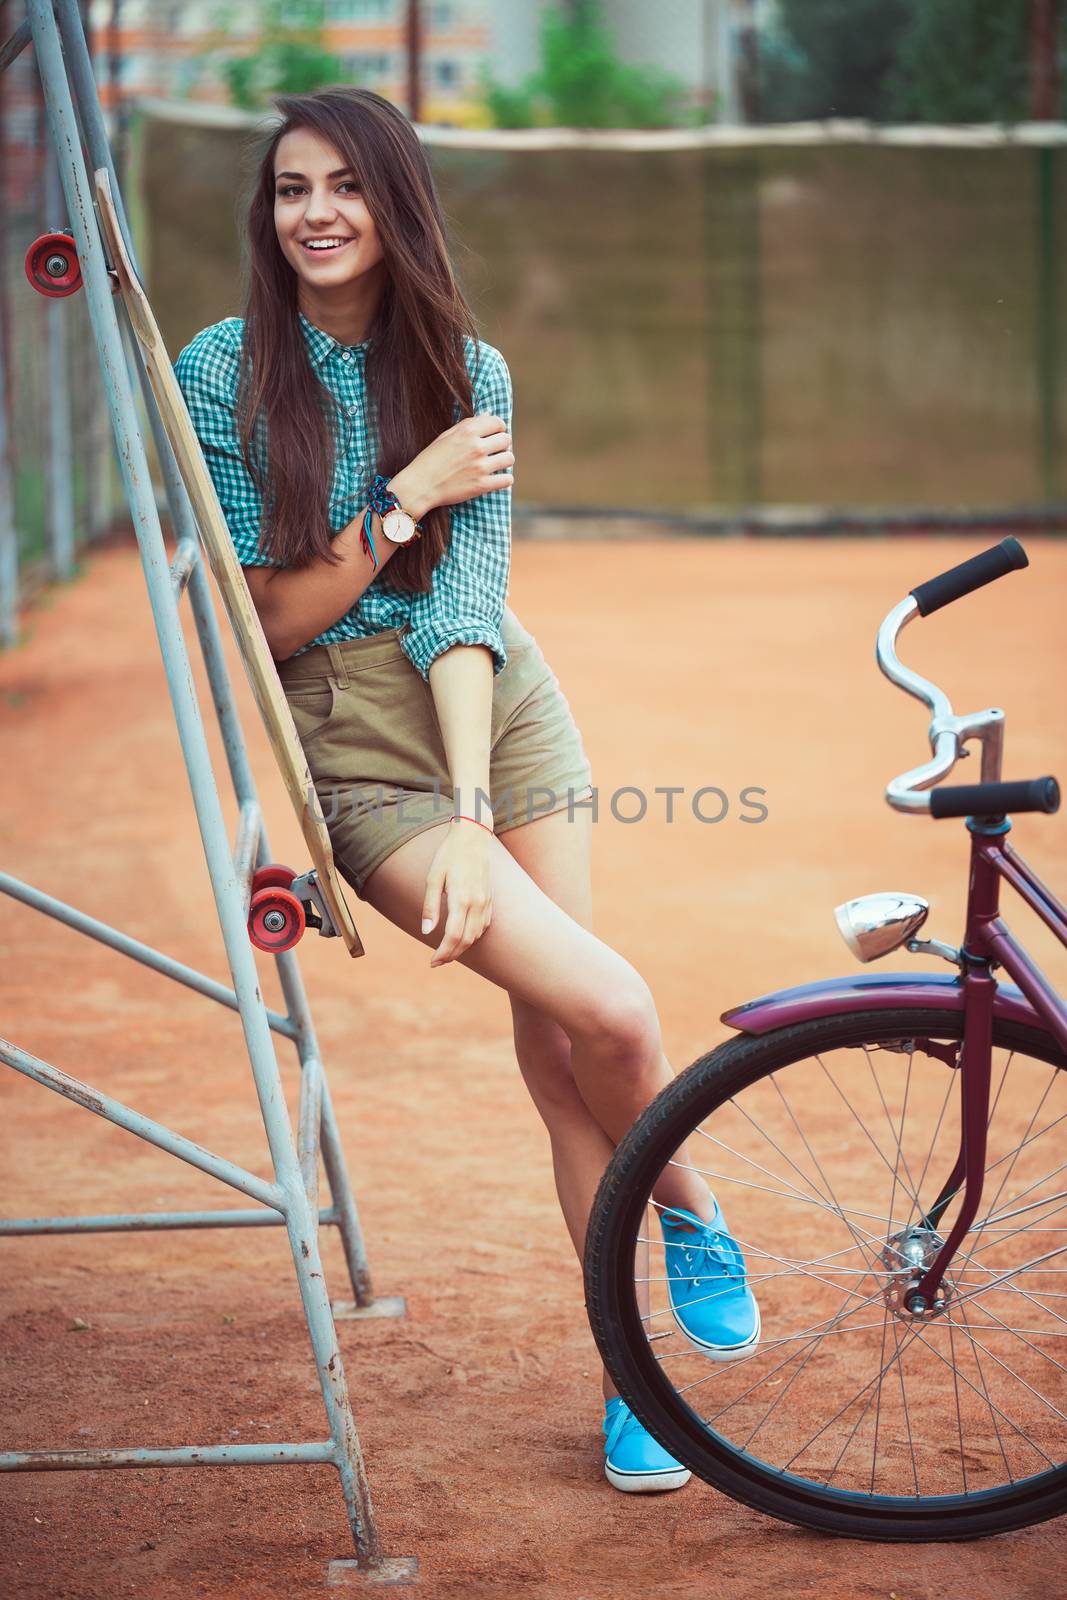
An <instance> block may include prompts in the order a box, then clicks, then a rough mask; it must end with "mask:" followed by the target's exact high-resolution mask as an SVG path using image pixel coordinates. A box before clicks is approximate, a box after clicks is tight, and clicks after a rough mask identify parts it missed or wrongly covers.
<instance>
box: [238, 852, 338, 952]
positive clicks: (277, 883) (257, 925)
mask: <svg viewBox="0 0 1067 1600" xmlns="http://www.w3.org/2000/svg"><path fill="white" fill-rule="evenodd" d="M306 928H317V929H318V931H319V934H320V936H321V937H322V938H323V939H336V938H337V937H338V936H339V934H340V929H339V928H338V927H337V925H336V923H335V922H334V920H333V917H332V916H331V915H330V908H329V906H328V905H327V903H326V899H325V897H324V895H323V893H322V890H321V888H320V887H319V875H318V873H317V872H316V871H315V869H314V868H312V869H311V871H310V872H305V873H302V874H300V875H299V876H298V875H297V873H295V872H294V871H293V869H292V867H283V866H275V865H272V866H269V867H260V868H259V869H258V871H257V872H256V873H255V875H254V876H253V878H252V892H251V896H250V899H249V903H248V937H249V938H250V939H251V941H252V943H253V944H254V945H255V947H256V949H257V950H266V951H269V952H270V954H271V955H279V954H280V953H281V952H282V951H283V950H291V949H292V948H293V946H294V945H295V944H299V942H300V940H301V939H302V938H303V936H304V930H305V929H306Z"/></svg>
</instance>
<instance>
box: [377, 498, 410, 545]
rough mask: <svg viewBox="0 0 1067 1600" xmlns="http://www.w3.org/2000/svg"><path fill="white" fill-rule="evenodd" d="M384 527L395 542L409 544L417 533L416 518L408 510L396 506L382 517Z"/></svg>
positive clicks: (386, 533)
mask: <svg viewBox="0 0 1067 1600" xmlns="http://www.w3.org/2000/svg"><path fill="white" fill-rule="evenodd" d="M382 528H383V530H384V532H385V535H386V537H387V538H388V539H392V541H393V543H394V544H408V543H409V542H410V540H411V538H412V537H413V535H414V533H415V518H414V517H413V516H411V514H410V513H409V512H407V511H401V510H400V508H399V506H394V507H393V509H392V511H387V512H386V513H385V516H384V517H383V518H382Z"/></svg>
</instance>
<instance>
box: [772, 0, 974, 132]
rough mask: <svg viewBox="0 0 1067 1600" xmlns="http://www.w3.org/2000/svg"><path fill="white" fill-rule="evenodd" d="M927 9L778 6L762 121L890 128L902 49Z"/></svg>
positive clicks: (912, 3) (809, 3)
mask: <svg viewBox="0 0 1067 1600" xmlns="http://www.w3.org/2000/svg"><path fill="white" fill-rule="evenodd" d="M928 3H930V0H779V7H778V22H777V26H776V27H775V28H774V29H773V30H772V31H771V32H770V33H769V34H767V35H766V36H765V37H764V39H763V40H762V42H761V47H760V49H761V62H760V102H761V104H760V118H761V121H764V122H794V121H806V120H809V119H811V120H820V121H821V120H822V119H823V118H825V117H865V118H867V119H869V120H870V121H872V122H883V121H886V120H887V119H888V117H889V116H890V114H891V105H892V100H891V85H892V82H893V73H894V69H895V67H896V63H897V59H898V55H899V52H900V49H901V46H902V44H903V41H904V39H905V37H906V35H907V33H908V30H909V28H910V26H911V24H912V22H913V20H914V18H915V16H916V14H917V12H918V11H919V9H920V4H922V5H926V4H928ZM964 3H966V0H964Z"/></svg>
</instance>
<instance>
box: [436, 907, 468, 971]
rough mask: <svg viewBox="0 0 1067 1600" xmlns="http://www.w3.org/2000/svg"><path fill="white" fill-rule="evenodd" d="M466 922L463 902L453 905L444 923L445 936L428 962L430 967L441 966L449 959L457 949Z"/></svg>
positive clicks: (465, 908)
mask: <svg viewBox="0 0 1067 1600" xmlns="http://www.w3.org/2000/svg"><path fill="white" fill-rule="evenodd" d="M466 922H467V907H466V904H465V903H464V902H460V903H458V904H457V905H455V906H453V908H452V910H451V911H450V912H449V914H448V921H447V922H446V923H445V936H444V938H443V939H442V940H441V943H440V944H439V945H438V947H437V952H436V954H435V955H434V958H433V960H432V961H431V962H430V965H431V967H436V966H441V965H443V964H444V962H446V961H451V960H452V959H453V957H454V956H455V954H456V952H457V950H458V949H459V941H460V939H461V938H462V936H463V929H464V927H465V926H466Z"/></svg>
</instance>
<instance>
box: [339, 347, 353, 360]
mask: <svg viewBox="0 0 1067 1600" xmlns="http://www.w3.org/2000/svg"><path fill="white" fill-rule="evenodd" d="M351 359H352V352H351V350H342V351H341V360H342V361H351Z"/></svg>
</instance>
